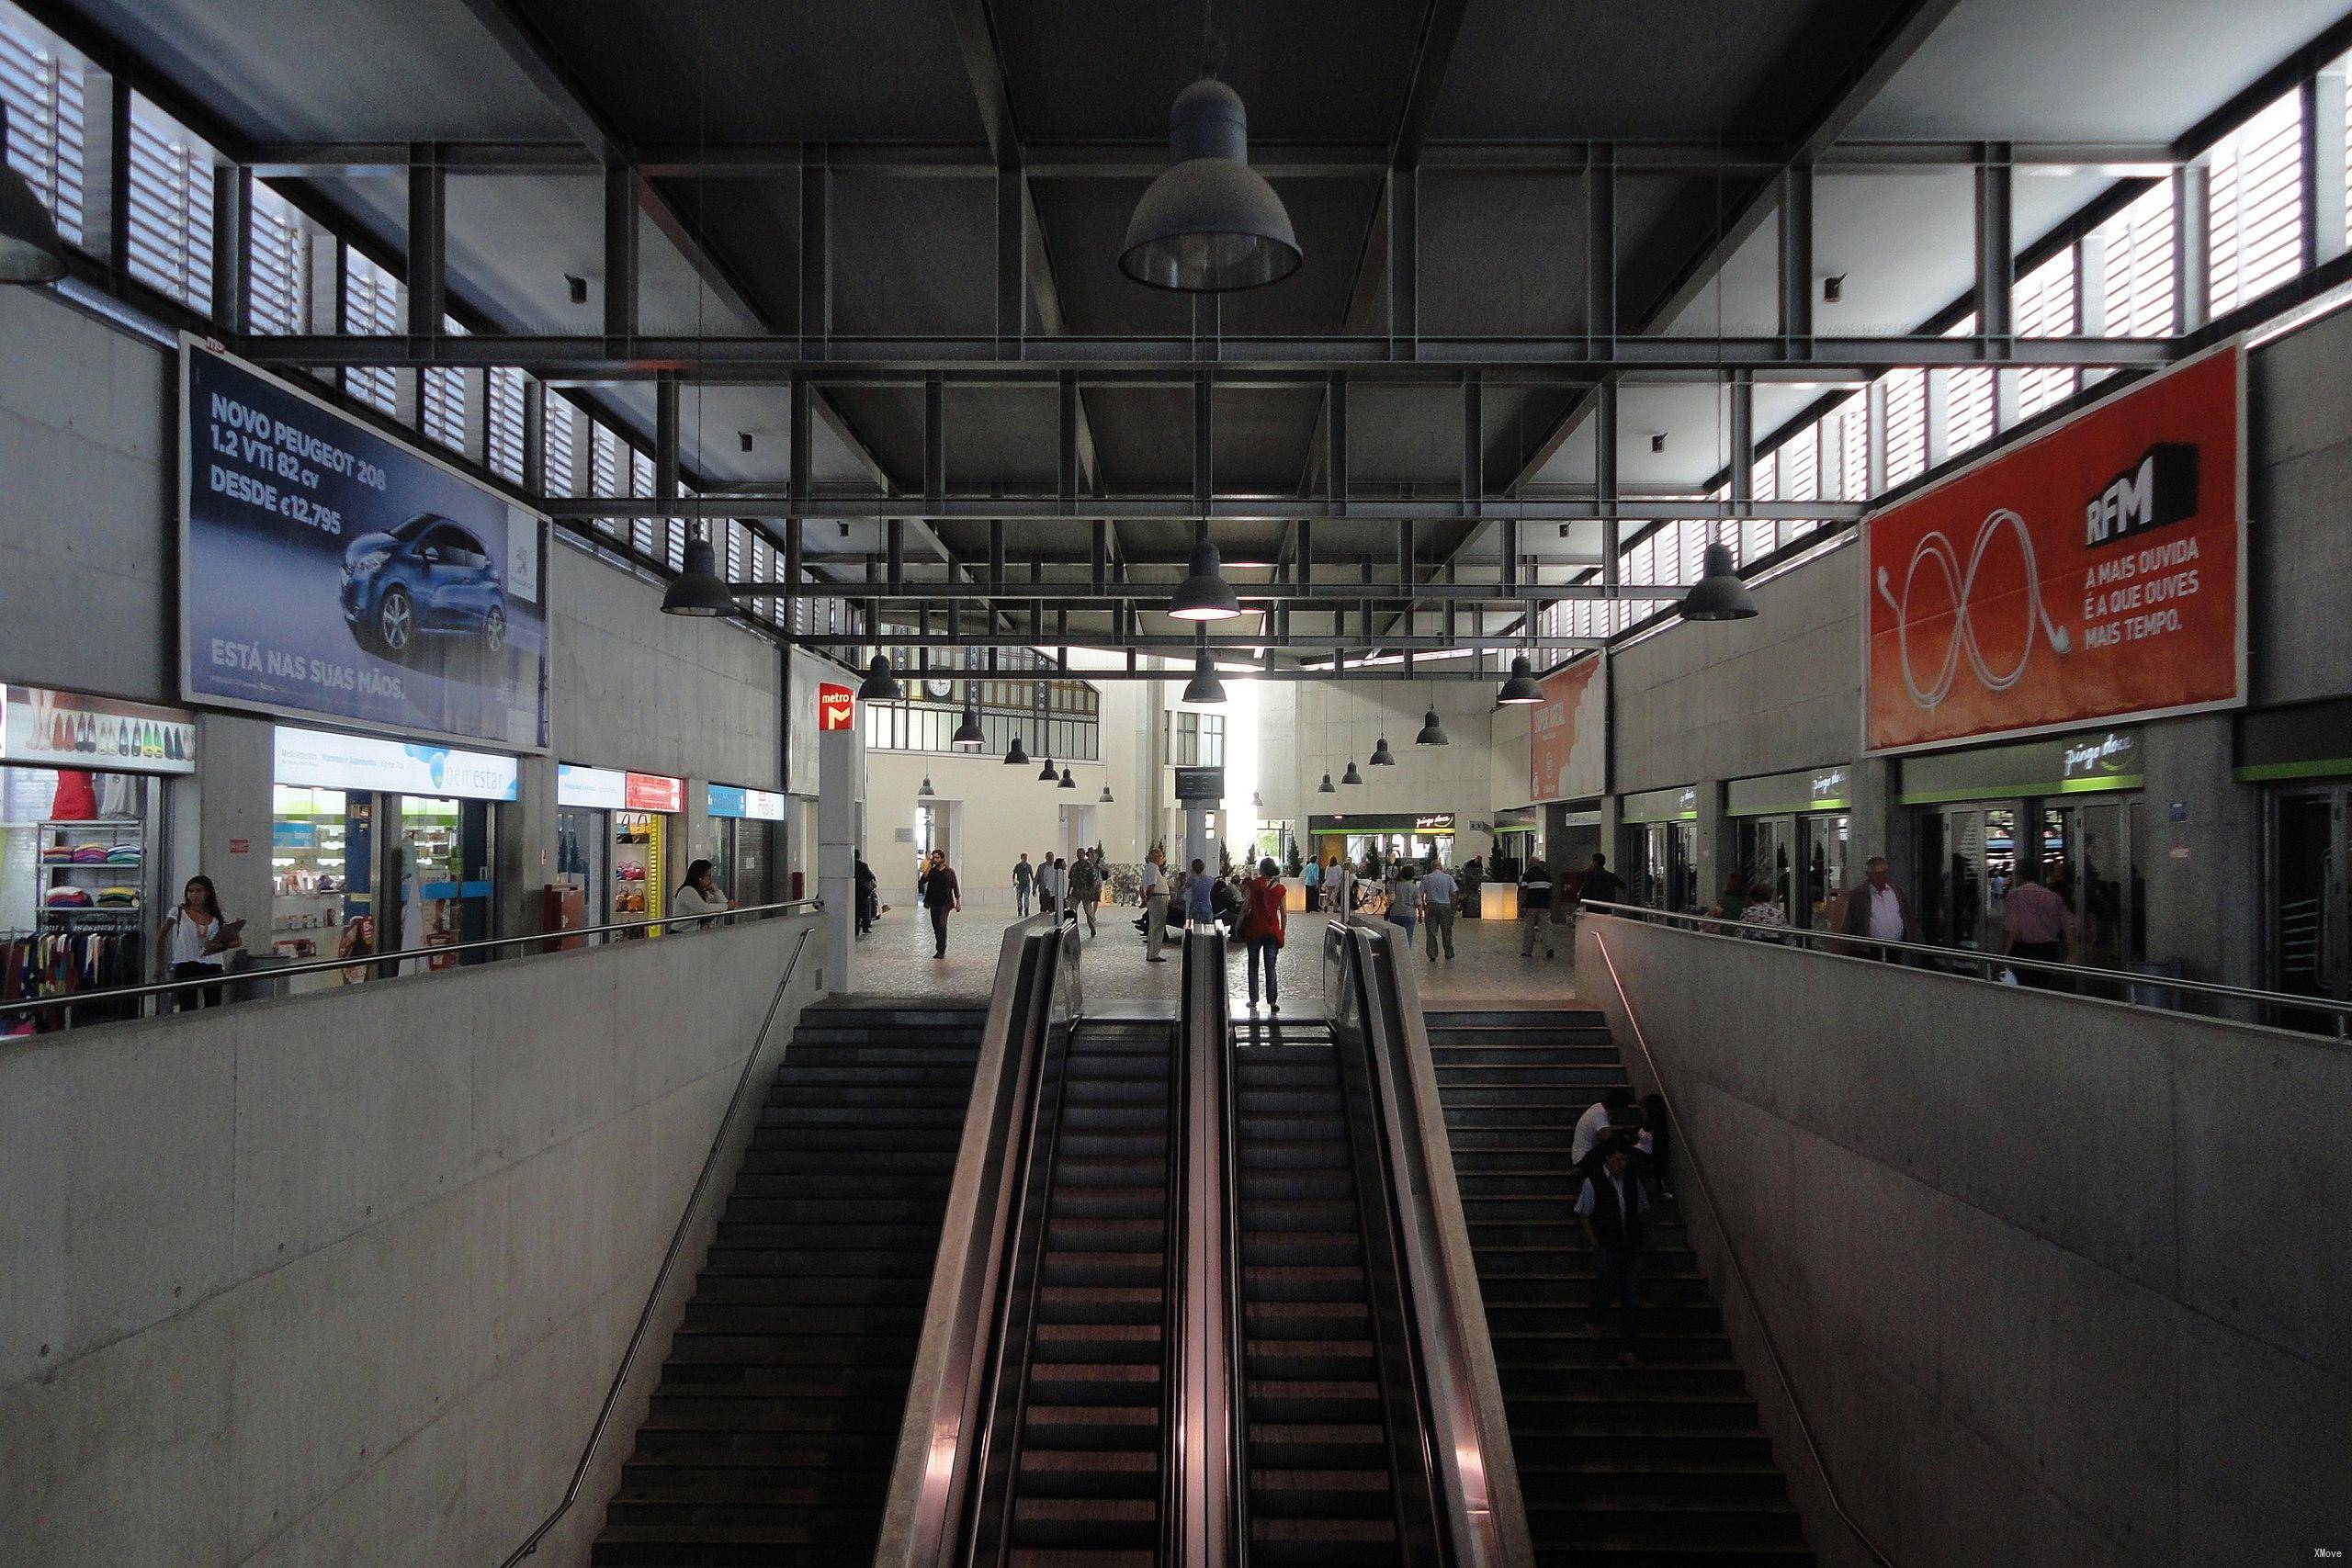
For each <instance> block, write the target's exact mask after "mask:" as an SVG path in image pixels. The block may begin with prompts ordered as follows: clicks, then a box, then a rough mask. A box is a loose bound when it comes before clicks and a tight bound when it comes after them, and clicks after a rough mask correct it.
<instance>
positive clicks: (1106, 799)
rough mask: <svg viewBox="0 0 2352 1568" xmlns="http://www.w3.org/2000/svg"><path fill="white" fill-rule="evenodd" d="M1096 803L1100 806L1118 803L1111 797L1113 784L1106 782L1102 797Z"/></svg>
mask: <svg viewBox="0 0 2352 1568" xmlns="http://www.w3.org/2000/svg"><path fill="white" fill-rule="evenodd" d="M1095 804H1096V805H1098V806H1111V805H1114V804H1116V803H1115V802H1114V801H1113V800H1112V798H1111V786H1110V785H1109V784H1104V785H1103V798H1102V799H1101V800H1099V801H1097V802H1096V803H1095Z"/></svg>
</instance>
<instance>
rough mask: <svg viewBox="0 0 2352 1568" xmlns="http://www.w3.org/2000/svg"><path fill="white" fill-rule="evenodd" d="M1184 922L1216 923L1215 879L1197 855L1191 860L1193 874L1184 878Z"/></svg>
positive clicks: (1204, 924) (1198, 923)
mask: <svg viewBox="0 0 2352 1568" xmlns="http://www.w3.org/2000/svg"><path fill="white" fill-rule="evenodd" d="M1184 923H1185V924H1186V925H1203V926H1208V925H1215V924H1216V878H1214V877H1212V876H1211V875H1209V868H1208V866H1207V864H1206V863H1204V862H1203V861H1201V860H1200V859H1199V858H1198V857H1195V858H1194V859H1193V874H1192V875H1191V876H1189V877H1187V878H1185V880H1184Z"/></svg>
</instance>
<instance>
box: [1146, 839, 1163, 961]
mask: <svg viewBox="0 0 2352 1568" xmlns="http://www.w3.org/2000/svg"><path fill="white" fill-rule="evenodd" d="M1167 858H1168V857H1167V852H1166V851H1164V850H1160V849H1158V848H1154V849H1153V850H1152V852H1151V853H1149V854H1148V855H1146V856H1144V858H1143V889H1142V891H1143V947H1144V962H1145V963H1147V964H1165V963H1167V962H1168V955H1167V954H1166V953H1162V952H1160V951H1159V950H1160V949H1161V948H1163V947H1165V946H1167V945H1168V874H1167V873H1166V872H1164V871H1162V870H1161V869H1160V863H1161V862H1162V861H1164V860H1166V859H1167Z"/></svg>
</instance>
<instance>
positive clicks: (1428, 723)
mask: <svg viewBox="0 0 2352 1568" xmlns="http://www.w3.org/2000/svg"><path fill="white" fill-rule="evenodd" d="M1413 744H1414V745H1416V746H1451V745H1453V741H1451V740H1448V739H1446V738H1445V726H1443V725H1442V724H1440V723H1439V722H1438V721H1437V709H1436V707H1435V706H1431V707H1430V711H1429V712H1428V713H1427V714H1426V715H1424V716H1422V718H1421V732H1420V733H1419V735H1416V736H1414V737H1413Z"/></svg>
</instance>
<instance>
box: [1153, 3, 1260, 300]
mask: <svg viewBox="0 0 2352 1568" xmlns="http://www.w3.org/2000/svg"><path fill="white" fill-rule="evenodd" d="M1206 41H1207V43H1208V60H1207V62H1206V63H1205V69H1204V71H1203V73H1202V75H1201V78H1200V80H1199V81H1197V82H1194V83H1193V85H1191V86H1189V87H1187V88H1185V89H1184V90H1183V91H1182V92H1181V93H1179V94H1177V95H1176V101H1175V102H1174V103H1173V104H1171V105H1170V106H1169V109H1168V150H1169V153H1170V158H1171V162H1170V164H1169V166H1168V167H1167V168H1166V169H1164V170H1162V171H1161V172H1160V175H1159V178H1158V179H1155V180H1153V181H1152V182H1151V188H1150V189H1148V190H1147V191H1145V192H1144V193H1143V199H1142V200H1141V201H1138V202H1136V209H1135V214H1134V216H1133V217H1131V218H1129V219H1128V220H1127V235H1126V242H1125V243H1124V244H1123V245H1121V246H1120V247H1119V270H1120V271H1122V272H1124V273H1125V274H1126V275H1127V276H1129V277H1132V278H1134V279H1135V280H1136V282H1137V283H1140V284H1144V285H1146V286H1147V287H1148V288H1174V289H1181V290H1182V291H1184V292H1187V293H1194V294H1214V293H1221V292H1223V291H1225V290H1227V289H1233V288H1257V287H1259V286H1260V285H1261V284H1267V283H1275V282H1279V281H1281V280H1282V279H1283V278H1285V277H1288V276H1290V275H1291V274H1292V273H1294V272H1295V271H1297V270H1298V264H1299V263H1300V262H1301V261H1302V260H1303V259H1305V254H1304V253H1303V252H1301V251H1300V249H1299V245H1298V234H1297V231H1295V230H1294V229H1293V228H1292V227H1291V221H1290V213H1289V212H1288V211H1287V210H1285V209H1283V198H1282V197H1279V196H1276V195H1275V194H1274V187H1273V186H1270V185H1268V184H1267V183H1266V177H1265V176H1264V175H1261V174H1259V173H1258V172H1257V171H1256V170H1255V169H1252V168H1251V167H1250V113H1249V111H1248V110H1247V109H1245V108H1244V107H1242V104H1241V95H1240V94H1238V93H1237V92H1235V91H1234V90H1233V89H1232V88H1231V87H1228V86H1227V85H1225V84H1224V83H1222V82H1220V81H1218V80H1217V79H1216V71H1217V66H1218V64H1219V61H1218V58H1217V56H1218V48H1217V45H1216V40H1215V39H1214V37H1212V38H1210V39H1208V40H1206Z"/></svg>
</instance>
